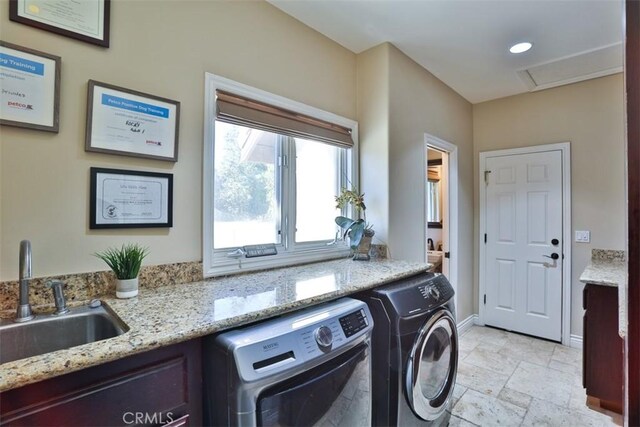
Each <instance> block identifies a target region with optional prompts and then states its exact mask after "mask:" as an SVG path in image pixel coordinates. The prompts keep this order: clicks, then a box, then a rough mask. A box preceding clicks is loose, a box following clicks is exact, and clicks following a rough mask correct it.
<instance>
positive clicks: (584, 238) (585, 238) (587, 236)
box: [576, 230, 591, 243]
mask: <svg viewBox="0 0 640 427" xmlns="http://www.w3.org/2000/svg"><path fill="white" fill-rule="evenodd" d="M590 241H591V232H590V231H586V230H576V242H578V243H589V242H590Z"/></svg>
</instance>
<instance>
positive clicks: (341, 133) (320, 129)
mask: <svg viewBox="0 0 640 427" xmlns="http://www.w3.org/2000/svg"><path fill="white" fill-rule="evenodd" d="M216 119H217V120H219V121H221V122H226V123H231V124H235V125H240V126H246V127H251V128H255V129H260V130H265V131H268V132H274V133H278V134H281V135H287V136H292V137H295V138H304V139H313V140H316V141H321V142H324V143H326V144H331V145H335V146H338V147H340V148H351V147H353V138H352V137H351V129H349V128H347V127H344V126H340V125H336V124H334V123H330V122H326V121H324V120H319V119H316V118H313V117H310V116H306V115H303V114H299V113H296V112H294V111H290V110H285V109H283V108H280V107H276V106H273V105H270V104H265V103H263V102H259V101H254V100H252V99H249V98H244V97H242V96H238V95H235V94H232V93H229V92H224V91H221V90H217V91H216Z"/></svg>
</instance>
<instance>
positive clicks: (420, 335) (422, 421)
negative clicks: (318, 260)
mask: <svg viewBox="0 0 640 427" xmlns="http://www.w3.org/2000/svg"><path fill="white" fill-rule="evenodd" d="M453 295H454V291H453V288H452V287H451V284H450V283H449V281H448V280H447V279H446V277H445V276H443V275H441V274H437V273H422V274H419V275H416V276H413V277H409V278H406V279H402V280H400V281H397V282H394V283H391V284H388V285H385V286H383V287H380V288H376V289H373V290H370V291H367V292H365V293H362V294H360V295H358V296H357V297H358V298H359V299H361V300H362V301H364V302H366V303H367V305H368V306H369V309H370V310H371V314H372V316H373V321H374V323H375V328H374V331H373V336H372V345H371V348H372V394H373V413H372V425H374V426H403V427H404V426H414V425H431V426H446V425H447V424H448V422H449V418H450V417H451V414H450V412H449V411H450V403H451V399H452V394H453V388H454V386H455V382H456V373H457V368H458V335H457V329H456V322H455V305H454V300H453Z"/></svg>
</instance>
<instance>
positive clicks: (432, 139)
mask: <svg viewBox="0 0 640 427" xmlns="http://www.w3.org/2000/svg"><path fill="white" fill-rule="evenodd" d="M429 146H431V147H434V148H437V149H440V150H442V151H445V152H447V153H448V154H449V159H448V160H449V163H448V165H447V173H448V177H447V182H448V185H449V195H448V198H447V200H448V210H449V242H448V243H449V253H450V254H451V255H450V257H449V277H448V279H449V282H450V283H451V286H452V287H453V290H454V291H455V293H454V296H453V298H454V299H453V301H454V304H455V306H456V308H457V307H458V290H459V288H458V265H459V262H458V257H459V254H460V252H459V251H458V146H457V145H455V144H452V143H450V142H447V141H445V140H444V139H440V138H438V137H437V136H433V135H431V134H428V133H425V134H424V165H423V168H424V170H423V171H422V176H423V177H425V179H423V183H422V185H423V189H422V194H423V195H424V206H423V209H424V212H423V213H422V218H423V219H424V224H425V233H424V238H423V242H424V243H425V245H426V241H427V230H426V224H427V222H426V219H427V203H428V199H427V196H426V195H427V180H426V176H427V168H428V164H427V149H428V148H429ZM424 255H425V261H428V259H427V258H428V255H427V248H426V246H425V251H424ZM456 316H457V314H456ZM457 320H458V319H456V321H457Z"/></svg>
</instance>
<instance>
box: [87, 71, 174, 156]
mask: <svg viewBox="0 0 640 427" xmlns="http://www.w3.org/2000/svg"><path fill="white" fill-rule="evenodd" d="M179 112H180V103H179V102H177V101H171V100H169V99H165V98H159V97H156V96H153V95H148V94H143V93H141V92H136V91H132V90H129V89H124V88H119V87H116V86H112V85H107V84H105V83H99V82H95V81H92V80H90V81H89V95H88V99H87V133H86V142H85V149H86V150H87V151H97V152H104V153H110V154H121V155H127V156H136V157H146V158H153V159H159V160H167V161H174V162H175V161H177V160H178V147H177V145H178V123H179V122H178V120H179V119H178V118H179Z"/></svg>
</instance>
